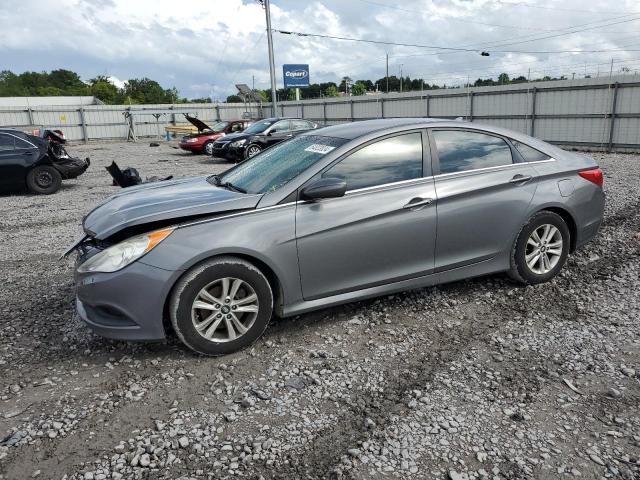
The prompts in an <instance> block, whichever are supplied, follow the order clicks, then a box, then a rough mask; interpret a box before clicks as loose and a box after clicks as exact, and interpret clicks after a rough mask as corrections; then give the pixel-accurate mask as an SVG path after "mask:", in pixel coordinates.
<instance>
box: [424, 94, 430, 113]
mask: <svg viewBox="0 0 640 480" xmlns="http://www.w3.org/2000/svg"><path fill="white" fill-rule="evenodd" d="M430 98H431V96H430V95H429V94H427V96H426V97H425V99H426V105H425V107H426V109H427V112H426V116H427V117H428V116H429V99H430Z"/></svg>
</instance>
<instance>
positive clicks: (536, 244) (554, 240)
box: [525, 224, 563, 275]
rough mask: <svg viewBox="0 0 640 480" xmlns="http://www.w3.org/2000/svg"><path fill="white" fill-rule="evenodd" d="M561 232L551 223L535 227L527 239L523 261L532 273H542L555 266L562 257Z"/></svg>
mask: <svg viewBox="0 0 640 480" xmlns="http://www.w3.org/2000/svg"><path fill="white" fill-rule="evenodd" d="M562 247H563V244H562V234H561V233H560V230H558V228H556V227H555V226H553V225H550V224H544V225H540V226H539V227H537V228H536V229H535V230H534V231H533V232H531V235H530V236H529V239H528V240H527V246H526V249H525V262H526V263H527V266H528V267H529V270H531V271H532V272H533V273H535V274H537V275H544V274H546V273H549V272H550V271H551V270H553V269H554V268H555V266H556V265H557V264H558V262H559V261H560V258H561V257H562Z"/></svg>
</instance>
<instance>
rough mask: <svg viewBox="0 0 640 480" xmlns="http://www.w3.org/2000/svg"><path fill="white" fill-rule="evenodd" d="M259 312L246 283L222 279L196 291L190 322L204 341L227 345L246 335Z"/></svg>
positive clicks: (252, 291) (256, 298) (256, 297)
mask: <svg viewBox="0 0 640 480" xmlns="http://www.w3.org/2000/svg"><path fill="white" fill-rule="evenodd" d="M259 308H260V306H259V302H258V296H257V294H256V292H255V290H254V289H253V287H252V286H251V285H250V284H249V283H247V282H245V281H244V280H240V279H238V278H230V277H225V278H221V279H218V280H215V281H213V282H211V283H210V284H208V285H206V286H205V287H204V288H203V289H202V290H200V292H199V293H198V295H197V296H196V298H195V300H194V301H193V304H192V307H191V319H192V321H193V326H194V327H195V329H196V331H197V332H198V333H199V334H200V335H201V336H202V337H204V338H205V339H207V340H209V341H211V342H216V343H224V342H231V341H233V340H236V339H238V338H239V337H241V336H243V335H244V334H245V333H247V332H248V331H249V329H250V328H251V327H252V326H253V323H254V322H255V320H256V317H257V316H258V311H259Z"/></svg>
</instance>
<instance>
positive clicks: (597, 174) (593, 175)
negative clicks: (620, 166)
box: [578, 168, 604, 187]
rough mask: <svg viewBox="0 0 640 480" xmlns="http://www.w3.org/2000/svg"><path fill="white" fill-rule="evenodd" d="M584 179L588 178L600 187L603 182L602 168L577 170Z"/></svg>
mask: <svg viewBox="0 0 640 480" xmlns="http://www.w3.org/2000/svg"><path fill="white" fill-rule="evenodd" d="M578 175H580V176H581V177H582V178H584V179H585V180H589V181H590V182H591V183H595V184H596V185H598V186H599V187H602V184H603V183H604V178H603V176H602V170H600V169H599V168H592V169H591V170H583V171H582V172H578Z"/></svg>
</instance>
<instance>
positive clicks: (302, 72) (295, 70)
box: [282, 64, 309, 88]
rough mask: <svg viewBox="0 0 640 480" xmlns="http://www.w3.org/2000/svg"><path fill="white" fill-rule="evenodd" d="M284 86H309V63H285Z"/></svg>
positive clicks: (283, 67) (283, 70)
mask: <svg viewBox="0 0 640 480" xmlns="http://www.w3.org/2000/svg"><path fill="white" fill-rule="evenodd" d="M282 73H283V75H284V88H306V87H308V86H309V65H303V64H295V65H283V66H282Z"/></svg>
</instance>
